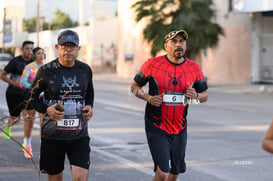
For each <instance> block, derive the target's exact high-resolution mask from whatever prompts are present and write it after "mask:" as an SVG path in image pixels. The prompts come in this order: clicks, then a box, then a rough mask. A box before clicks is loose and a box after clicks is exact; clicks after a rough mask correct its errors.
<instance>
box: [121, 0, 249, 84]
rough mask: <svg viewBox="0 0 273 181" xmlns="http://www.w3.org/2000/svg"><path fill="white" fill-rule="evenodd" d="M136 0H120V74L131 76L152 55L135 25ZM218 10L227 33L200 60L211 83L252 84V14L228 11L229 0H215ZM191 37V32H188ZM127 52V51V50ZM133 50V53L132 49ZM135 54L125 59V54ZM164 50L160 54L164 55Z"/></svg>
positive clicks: (221, 23)
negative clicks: (129, 58) (134, 3)
mask: <svg viewBox="0 0 273 181" xmlns="http://www.w3.org/2000/svg"><path fill="white" fill-rule="evenodd" d="M133 2H134V1H133V0H119V1H118V14H119V23H120V26H119V27H120V31H119V54H118V63H117V74H118V75H119V76H123V77H132V76H133V75H134V74H135V73H136V72H137V71H138V70H139V68H140V66H141V64H142V63H143V62H144V61H145V60H146V59H147V58H149V57H150V48H149V45H148V44H147V43H146V42H144V40H143V38H142V35H141V31H142V28H141V26H142V25H139V24H136V23H135V21H134V15H133V11H132V9H130V6H131V4H132V3H133ZM214 3H215V8H216V9H217V18H216V20H215V21H216V22H217V23H219V24H220V25H221V26H222V27H223V29H224V32H225V36H221V37H220V41H219V45H218V46H217V47H215V48H208V49H207V50H202V51H201V56H198V57H201V60H199V58H198V57H197V59H198V61H197V62H198V63H199V64H200V66H201V68H202V70H203V72H204V74H205V76H206V77H207V78H208V83H209V84H249V83H250V74H251V73H250V48H251V17H250V16H249V14H234V13H230V12H229V11H228V3H229V1H228V0H222V1H219V0H215V1H214ZM189 36H190V35H189ZM126 51H127V52H126ZM130 51H131V52H130ZM128 52H129V53H132V54H133V55H134V58H133V60H131V61H126V60H125V58H124V55H125V54H126V53H128ZM164 53H165V52H164V51H162V52H161V53H160V54H164Z"/></svg>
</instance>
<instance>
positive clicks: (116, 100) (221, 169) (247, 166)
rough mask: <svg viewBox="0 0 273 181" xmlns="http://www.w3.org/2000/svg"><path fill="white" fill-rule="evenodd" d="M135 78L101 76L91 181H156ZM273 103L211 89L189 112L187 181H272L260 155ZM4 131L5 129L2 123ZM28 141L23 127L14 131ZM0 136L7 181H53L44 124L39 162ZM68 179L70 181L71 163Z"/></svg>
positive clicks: (0, 164) (269, 162)
mask: <svg viewBox="0 0 273 181" xmlns="http://www.w3.org/2000/svg"><path fill="white" fill-rule="evenodd" d="M129 84H130V80H129V79H122V78H117V77H116V76H115V75H98V76H95V81H94V85H95V105H94V116H93V118H92V119H91V120H90V122H89V133H90V135H91V149H92V151H91V167H90V174H89V180H90V181H91V180H92V181H116V180H118V181H151V180H152V176H153V174H154V173H153V163H152V160H151V157H150V153H149V150H148V145H147V141H146V136H145V133H144V120H143V113H144V106H145V102H144V101H141V100H139V99H137V98H135V97H134V96H133V95H131V94H130V93H129ZM5 86H6V85H5V84H4V83H3V82H0V101H1V105H0V111H1V112H0V114H1V116H2V117H4V116H5V115H7V108H6V104H5V96H4V95H5ZM272 107H273V96H272V95H271V94H268V93H260V92H259V87H257V86H212V87H210V88H209V100H208V102H207V103H205V104H201V105H192V106H190V110H189V116H188V124H189V125H188V144H187V152H186V162H187V171H186V173H185V174H181V175H180V176H179V180H180V181H182V180H187V181H257V180H261V181H271V180H272V178H273V172H272V169H273V155H272V154H269V153H266V152H265V151H264V150H262V149H261V140H262V138H263V136H264V133H265V131H266V129H267V127H268V125H269V123H270V122H271V119H272V115H273V113H272ZM0 126H1V127H2V123H1V124H0ZM12 135H13V137H14V139H15V140H16V141H17V142H22V141H23V122H22V121H21V122H19V123H18V124H16V125H15V126H14V127H13V131H12ZM16 141H13V140H9V141H7V140H5V139H4V138H3V136H1V137H0V180H1V181H15V180H16V181H17V180H20V181H31V180H33V181H37V180H47V179H46V176H45V175H44V174H41V175H40V174H39V173H38V170H37V168H36V167H38V163H39V143H40V139H39V122H38V120H37V121H36V122H35V127H34V129H33V138H32V145H33V154H34V159H33V160H28V159H25V158H24V156H23V152H22V151H21V148H20V146H19V144H18V143H17V142H16ZM64 176H65V178H64V180H71V174H70V168H69V164H68V162H66V166H65V170H64Z"/></svg>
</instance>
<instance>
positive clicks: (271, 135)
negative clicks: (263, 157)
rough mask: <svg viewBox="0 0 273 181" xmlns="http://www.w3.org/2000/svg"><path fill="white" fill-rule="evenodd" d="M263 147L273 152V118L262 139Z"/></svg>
mask: <svg viewBox="0 0 273 181" xmlns="http://www.w3.org/2000/svg"><path fill="white" fill-rule="evenodd" d="M262 148H263V149H264V150H265V151H268V152H270V153H273V120H272V122H271V124H270V126H269V128H268V130H267V132H266V134H265V137H264V139H263V141H262Z"/></svg>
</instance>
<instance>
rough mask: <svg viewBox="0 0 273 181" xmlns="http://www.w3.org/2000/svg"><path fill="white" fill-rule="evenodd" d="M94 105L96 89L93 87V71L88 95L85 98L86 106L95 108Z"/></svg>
mask: <svg viewBox="0 0 273 181" xmlns="http://www.w3.org/2000/svg"><path fill="white" fill-rule="evenodd" d="M93 104H94V87H93V75H92V71H91V73H90V78H89V81H88V87H87V93H86V96H85V105H90V106H91V107H93Z"/></svg>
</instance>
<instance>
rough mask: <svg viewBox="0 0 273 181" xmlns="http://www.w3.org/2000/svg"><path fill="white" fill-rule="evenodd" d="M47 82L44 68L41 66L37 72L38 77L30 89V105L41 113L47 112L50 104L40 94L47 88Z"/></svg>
mask: <svg viewBox="0 0 273 181" xmlns="http://www.w3.org/2000/svg"><path fill="white" fill-rule="evenodd" d="M45 82H46V80H45V79H44V76H43V73H42V69H41V68H40V69H39V70H38V72H37V74H36V77H35V79H34V81H33V83H32V85H31V87H30V89H29V91H30V92H29V97H30V99H31V101H30V104H29V105H30V106H31V107H33V108H34V109H35V110H36V111H38V112H39V113H46V112H47V108H48V106H47V105H46V104H44V103H43V100H42V99H40V97H39V96H40V94H41V92H43V91H44V90H45Z"/></svg>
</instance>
